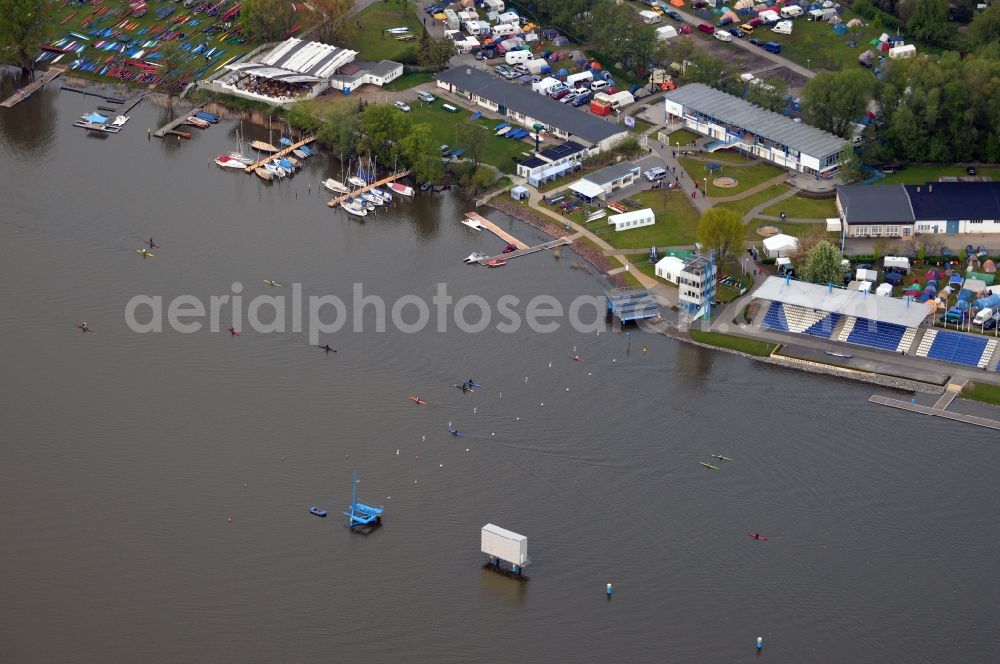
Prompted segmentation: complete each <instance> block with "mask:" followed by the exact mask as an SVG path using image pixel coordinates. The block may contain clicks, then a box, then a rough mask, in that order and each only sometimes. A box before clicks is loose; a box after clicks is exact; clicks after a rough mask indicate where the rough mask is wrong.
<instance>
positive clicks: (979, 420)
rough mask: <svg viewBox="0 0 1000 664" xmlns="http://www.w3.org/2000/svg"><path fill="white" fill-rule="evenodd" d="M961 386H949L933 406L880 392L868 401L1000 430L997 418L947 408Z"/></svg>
mask: <svg viewBox="0 0 1000 664" xmlns="http://www.w3.org/2000/svg"><path fill="white" fill-rule="evenodd" d="M960 390H961V388H960V387H959V388H958V389H954V387H953V386H952V385H949V386H948V389H947V390H946V391H945V393H944V394H943V395H942V396H941V398H940V399H938V401H937V403H935V404H934V405H933V406H921V405H920V404H916V403H911V402H909V401H902V400H900V399H891V398H889V397H883V396H879V395H878V394H875V395H873V396H872V397H871V398H870V399H868V401H870V402H871V403H877V404H881V405H883V406H889V407H890V408H899V409H900V410H908V411H910V412H911V413H920V414H921V415H933V416H935V417H943V418H945V419H946V420H955V421H956V422H965V423H966V424H974V425H976V426H979V427H985V428H987V429H995V430H997V431H1000V422H998V421H997V420H991V419H987V418H985V417H977V416H975V415H965V414H963V413H952V412H951V411H948V410H945V408H947V407H948V405H950V404H951V402H952V401H953V400H954V399H955V397H957V396H958V393H959V391H960Z"/></svg>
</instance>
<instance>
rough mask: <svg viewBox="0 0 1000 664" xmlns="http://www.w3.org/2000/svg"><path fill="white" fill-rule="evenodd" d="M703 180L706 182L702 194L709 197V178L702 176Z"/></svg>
mask: <svg viewBox="0 0 1000 664" xmlns="http://www.w3.org/2000/svg"><path fill="white" fill-rule="evenodd" d="M702 180H703V181H704V182H705V191H704V192H703V193H702V196H704V197H705V198H708V178H702Z"/></svg>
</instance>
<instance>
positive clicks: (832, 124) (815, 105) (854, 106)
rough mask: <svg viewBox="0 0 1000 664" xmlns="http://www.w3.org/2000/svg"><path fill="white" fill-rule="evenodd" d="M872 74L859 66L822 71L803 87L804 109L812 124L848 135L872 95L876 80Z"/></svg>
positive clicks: (839, 134) (807, 119)
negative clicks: (834, 71) (852, 124)
mask: <svg viewBox="0 0 1000 664" xmlns="http://www.w3.org/2000/svg"><path fill="white" fill-rule="evenodd" d="M874 80H875V79H874V78H872V76H871V74H869V73H868V72H866V71H861V70H859V69H843V70H841V71H839V72H837V73H836V74H834V73H832V72H827V71H824V72H820V73H819V74H817V75H816V77H815V78H813V79H812V80H811V81H809V82H808V83H806V87H805V88H804V89H803V90H802V110H803V112H804V113H805V116H806V121H807V122H809V124H811V125H813V126H815V127H819V128H820V129H825V130H826V131H829V132H832V133H834V134H836V135H837V136H845V135H846V134H847V130H848V128H849V127H850V124H851V122H853V121H854V120H855V119H857V117H858V116H859V115H861V114H862V113H863V112H864V111H865V108H866V107H867V106H868V102H869V101H870V100H871V98H872V92H873V91H874V87H875V83H874Z"/></svg>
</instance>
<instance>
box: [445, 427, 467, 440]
mask: <svg viewBox="0 0 1000 664" xmlns="http://www.w3.org/2000/svg"><path fill="white" fill-rule="evenodd" d="M448 433H450V434H451V435H453V436H455V437H456V438H461V437H462V436H464V435H465V434H464V433H462V432H461V431H459V430H458V429H452V428H451V427H448Z"/></svg>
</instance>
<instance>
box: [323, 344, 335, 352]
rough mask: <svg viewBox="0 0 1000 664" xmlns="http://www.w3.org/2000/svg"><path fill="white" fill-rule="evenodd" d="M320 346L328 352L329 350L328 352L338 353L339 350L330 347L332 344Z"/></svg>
mask: <svg viewBox="0 0 1000 664" xmlns="http://www.w3.org/2000/svg"><path fill="white" fill-rule="evenodd" d="M320 348H322V349H323V350H325V351H326V352H328V353H330V352H334V353H336V352H337V351H335V350H334V349H332V348H330V344H327V345H325V346H320Z"/></svg>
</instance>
